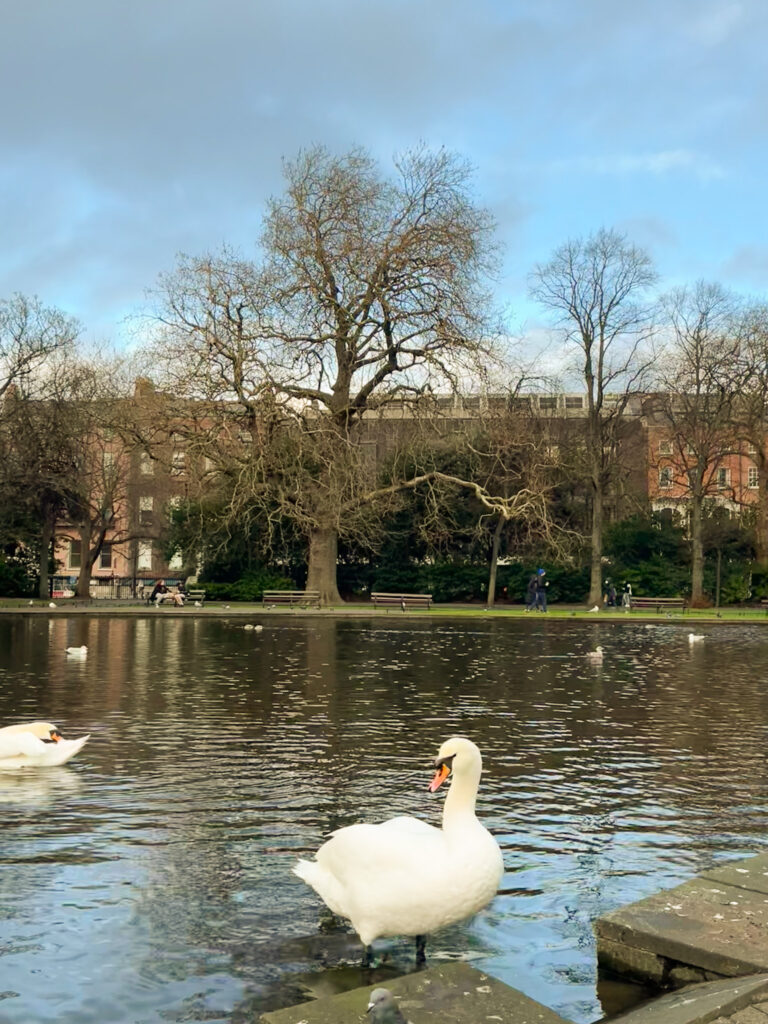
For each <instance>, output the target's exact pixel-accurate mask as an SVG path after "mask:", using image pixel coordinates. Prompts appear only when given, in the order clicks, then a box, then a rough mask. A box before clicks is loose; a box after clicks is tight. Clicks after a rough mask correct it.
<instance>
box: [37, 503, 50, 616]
mask: <svg viewBox="0 0 768 1024" xmlns="http://www.w3.org/2000/svg"><path fill="white" fill-rule="evenodd" d="M52 541H53V513H52V511H51V509H50V508H49V507H48V504H47V503H45V504H44V505H43V525H42V528H41V531H40V564H39V566H38V568H39V576H40V582H39V584H38V588H37V596H38V597H39V598H41V599H42V600H44V601H47V600H48V598H49V597H50V596H51V581H50V576H49V574H48V565H49V563H50V560H51V542H52Z"/></svg>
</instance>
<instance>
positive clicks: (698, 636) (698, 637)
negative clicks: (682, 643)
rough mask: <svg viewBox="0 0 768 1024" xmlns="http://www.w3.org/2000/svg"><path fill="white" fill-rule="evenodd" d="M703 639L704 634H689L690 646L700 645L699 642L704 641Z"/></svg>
mask: <svg viewBox="0 0 768 1024" xmlns="http://www.w3.org/2000/svg"><path fill="white" fill-rule="evenodd" d="M703 639H704V634H703V633H689V634H688V643H689V644H695V643H698V641H699V640H703Z"/></svg>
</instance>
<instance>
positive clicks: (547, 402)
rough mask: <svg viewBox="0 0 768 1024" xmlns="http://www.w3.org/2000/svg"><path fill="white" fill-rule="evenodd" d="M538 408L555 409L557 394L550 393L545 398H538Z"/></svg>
mask: <svg viewBox="0 0 768 1024" xmlns="http://www.w3.org/2000/svg"><path fill="white" fill-rule="evenodd" d="M539 408H540V409H549V410H552V409H557V395H550V396H549V397H547V398H540V399H539Z"/></svg>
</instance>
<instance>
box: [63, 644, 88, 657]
mask: <svg viewBox="0 0 768 1024" xmlns="http://www.w3.org/2000/svg"><path fill="white" fill-rule="evenodd" d="M87 653H88V648H87V647H86V645H85V644H83V646H82V647H68V648H67V654H69V655H71V656H72V657H73V658H84V657H85V656H86V654H87Z"/></svg>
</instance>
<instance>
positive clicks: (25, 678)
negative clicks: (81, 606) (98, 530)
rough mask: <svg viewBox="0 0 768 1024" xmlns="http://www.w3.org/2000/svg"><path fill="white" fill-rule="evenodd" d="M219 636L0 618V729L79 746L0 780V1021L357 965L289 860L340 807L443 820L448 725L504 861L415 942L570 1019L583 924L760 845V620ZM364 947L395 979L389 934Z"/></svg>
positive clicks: (586, 977) (124, 1008)
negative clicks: (497, 880) (451, 923)
mask: <svg viewBox="0 0 768 1024" xmlns="http://www.w3.org/2000/svg"><path fill="white" fill-rule="evenodd" d="M253 621H254V622H256V621H258V618H255V619H254V620H253ZM242 626H243V620H241V621H239V622H236V621H235V620H232V621H224V620H212V619H193V618H187V619H185V618H172V617H170V616H169V617H165V616H163V615H162V613H156V614H155V617H149V618H125V619H109V620H107V619H90V620H89V619H85V618H81V617H72V618H55V619H50V620H48V619H47V618H43V617H29V618H27V617H21V616H19V617H5V618H2V619H0V723H2V724H9V723H11V722H14V721H24V720H30V719H33V718H45V719H49V720H51V721H54V722H56V723H57V724H58V725H59V726H60V727H61V728H62V730H63V731H64V733H65V735H67V736H76V735H79V734H81V733H83V732H90V733H91V734H92V738H91V741H90V742H89V744H88V745H87V746H86V747H85V749H84V750H83V752H82V753H81V754H80V755H79V757H78V758H77V759H76V760H75V761H73V762H71V763H70V764H69V765H67V766H65V767H61V768H56V769H49V770H48V771H46V772H42V771H41V772H37V773H32V772H27V773H0V824H1V826H2V828H1V831H0V1022H2V1024H11V1022H12V1024H43V1022H49V1021H50V1022H56V1024H97V1022H98V1024H107V1022H108V1024H167V1022H180V1021H207V1022H245V1021H253V1020H254V1019H255V1018H256V1016H257V1014H258V1013H260V1012H262V1011H264V1010H267V1009H273V1008H275V1007H279V1006H284V1005H290V1004H293V1003H296V1002H298V1001H300V1000H302V999H304V998H307V997H309V996H310V995H313V994H318V993H323V992H326V991H332V990H335V989H337V988H343V987H353V986H356V985H360V984H365V983H367V980H368V979H367V978H365V977H364V976H363V975H362V973H361V971H360V969H359V967H358V966H357V963H358V962H359V956H360V947H359V944H358V943H357V940H356V938H355V936H354V935H353V934H349V933H348V932H346V931H344V930H340V929H339V928H338V927H337V926H335V925H334V924H333V922H332V921H330V920H329V918H328V915H327V913H326V912H325V911H324V908H323V907H322V905H321V904H320V901H319V899H318V898H317V897H316V896H315V894H314V893H313V892H312V891H311V890H309V889H308V888H307V887H306V886H305V885H304V884H303V883H302V882H301V881H300V880H299V879H298V878H296V877H295V876H293V875H292V874H291V871H290V869H291V865H292V864H293V862H294V860H295V859H296V856H297V854H302V853H307V852H310V851H312V850H314V849H315V848H316V847H317V846H318V845H319V844H320V842H321V841H322V837H323V836H324V835H325V834H326V833H327V832H328V831H330V830H331V829H333V828H336V827H338V826H341V825H345V824H350V823H352V822H354V821H358V820H361V819H369V820H374V821H376V820H381V819H383V818H386V817H389V816H391V815H393V814H402V813H408V814H415V815H418V816H422V817H425V818H426V819H428V820H430V821H433V822H435V823H437V822H439V815H440V809H441V795H440V794H438V795H437V796H430V795H429V794H428V793H427V792H426V786H427V783H428V781H429V778H430V771H429V762H430V760H431V758H432V757H433V756H434V754H435V753H436V751H437V748H438V746H439V745H440V743H441V742H442V740H443V739H445V738H446V737H447V736H449V735H450V734H452V733H456V732H460V733H464V734H466V735H469V736H470V737H472V738H473V739H474V740H475V741H476V742H477V743H478V745H479V746H480V748H481V749H482V751H483V754H484V759H485V768H486V771H485V774H484V776H483V781H482V785H481V791H480V797H479V801H478V813H479V815H480V817H481V818H482V820H483V821H484V822H485V823H486V824H487V825H488V827H489V828H490V829H491V830H492V831H493V832H494V834H495V835H496V837H497V838H498V841H499V843H500V845H501V847H502V850H503V853H504V861H505V865H506V874H505V877H504V880H503V882H502V889H501V891H500V894H499V895H498V896H497V898H496V899H495V900H494V902H493V903H492V904H491V905H490V907H489V908H488V909H487V910H486V911H485V912H483V913H482V914H480V915H478V916H477V917H476V918H474V919H473V920H471V921H469V922H467V923H464V924H461V925H457V926H455V927H454V928H452V929H449V930H447V931H445V932H443V933H441V934H440V935H438V936H436V937H434V938H433V939H432V940H431V942H430V944H429V945H428V956H430V957H432V958H438V957H442V958H450V957H463V958H468V959H471V960H472V961H473V962H476V963H478V964H479V963H482V966H483V968H484V969H485V970H487V971H489V972H490V973H491V974H493V975H495V976H496V977H498V978H500V979H502V980H503V981H505V982H508V983H509V984H511V985H514V986H515V987H517V988H520V989H522V990H523V991H524V992H526V993H527V994H528V995H530V996H532V997H533V998H535V999H538V1000H540V1001H541V1002H543V1003H545V1004H547V1005H549V1006H551V1007H553V1008H554V1009H556V1010H558V1011H559V1012H560V1013H562V1014H563V1015H564V1016H566V1017H569V1018H570V1019H572V1020H574V1021H582V1022H583V1021H591V1020H594V1019H596V1018H597V1017H599V1016H600V1015H601V1007H600V1003H599V1001H598V999H597V995H596V976H595V955H594V944H593V938H592V927H591V926H592V921H593V920H594V918H595V917H597V916H599V915H600V914H601V913H603V912H605V911H607V910H610V909H612V908H614V907H616V906H618V905H620V904H624V903H628V902H631V901H633V900H636V899H638V898H640V897H641V896H644V895H646V894H648V893H650V892H653V891H655V890H657V889H660V888H663V887H667V886H670V885H673V884H675V883H676V882H678V881H680V880H683V879H685V878H688V877H690V876H692V875H694V874H695V873H696V872H697V871H699V870H700V869H702V868H703V867H705V866H707V865H710V864H711V863H712V862H714V861H716V860H722V859H727V858H731V857H735V856H740V855H743V854H747V853H749V852H752V851H755V850H757V849H758V848H759V847H760V846H761V845H763V844H765V842H766V831H765V829H766V814H767V811H768V780H767V779H766V767H765V763H766V762H765V751H766V743H767V741H768V736H767V732H768V698H767V697H766V690H767V689H768V685H767V683H766V680H768V629H762V628H760V627H757V626H733V625H728V626H725V625H723V626H719V627H707V628H705V629H704V630H701V631H703V632H706V633H707V637H706V640H705V641H704V642H703V643H701V644H696V645H693V646H691V645H689V643H688V639H687V634H688V627H686V626H678V625H672V624H670V625H664V626H652V627H649V626H643V625H641V624H623V623H622V624H616V625H611V624H607V623H594V624H593V623H586V624H584V623H576V622H574V623H572V624H570V623H567V622H563V621H562V620H561V621H547V620H545V619H543V618H542V619H536V620H531V621H528V620H526V621H519V620H518V621H510V620H506V621H505V620H503V619H499V620H496V621H485V620H463V621H461V622H457V621H455V620H448V619H440V618H437V617H435V618H432V617H427V616H424V617H423V618H422V617H418V618H407V617H399V616H398V615H396V614H392V615H390V616H388V617H387V618H386V619H384V618H379V619H376V620H357V621H353V620H344V621H336V622H333V621H327V620H325V619H319V618H311V617H306V618H305V617H304V616H303V615H302V614H296V615H292V616H279V617H274V616H273V617H269V618H267V619H265V621H264V630H263V632H260V633H259V632H255V631H249V630H245V629H243V628H242ZM597 643H601V644H602V646H603V648H604V651H605V660H604V663H603V665H602V666H593V665H591V664H589V663H588V661H587V660H586V659H585V658H584V656H583V655H584V652H585V651H587V650H588V649H590V648H592V647H594V646H595V644H597ZM80 644H87V645H88V648H89V654H88V657H87V658H86V659H85V660H73V659H71V658H70V659H68V658H67V656H66V654H65V648H66V647H67V646H78V645H80ZM377 950H378V952H380V953H382V954H387V956H388V958H389V967H388V969H389V970H390V971H392V972H394V973H402V972H403V971H405V970H410V969H411V968H412V965H413V952H412V947H411V944H410V942H409V941H406V940H380V941H379V942H378V943H377Z"/></svg>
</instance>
